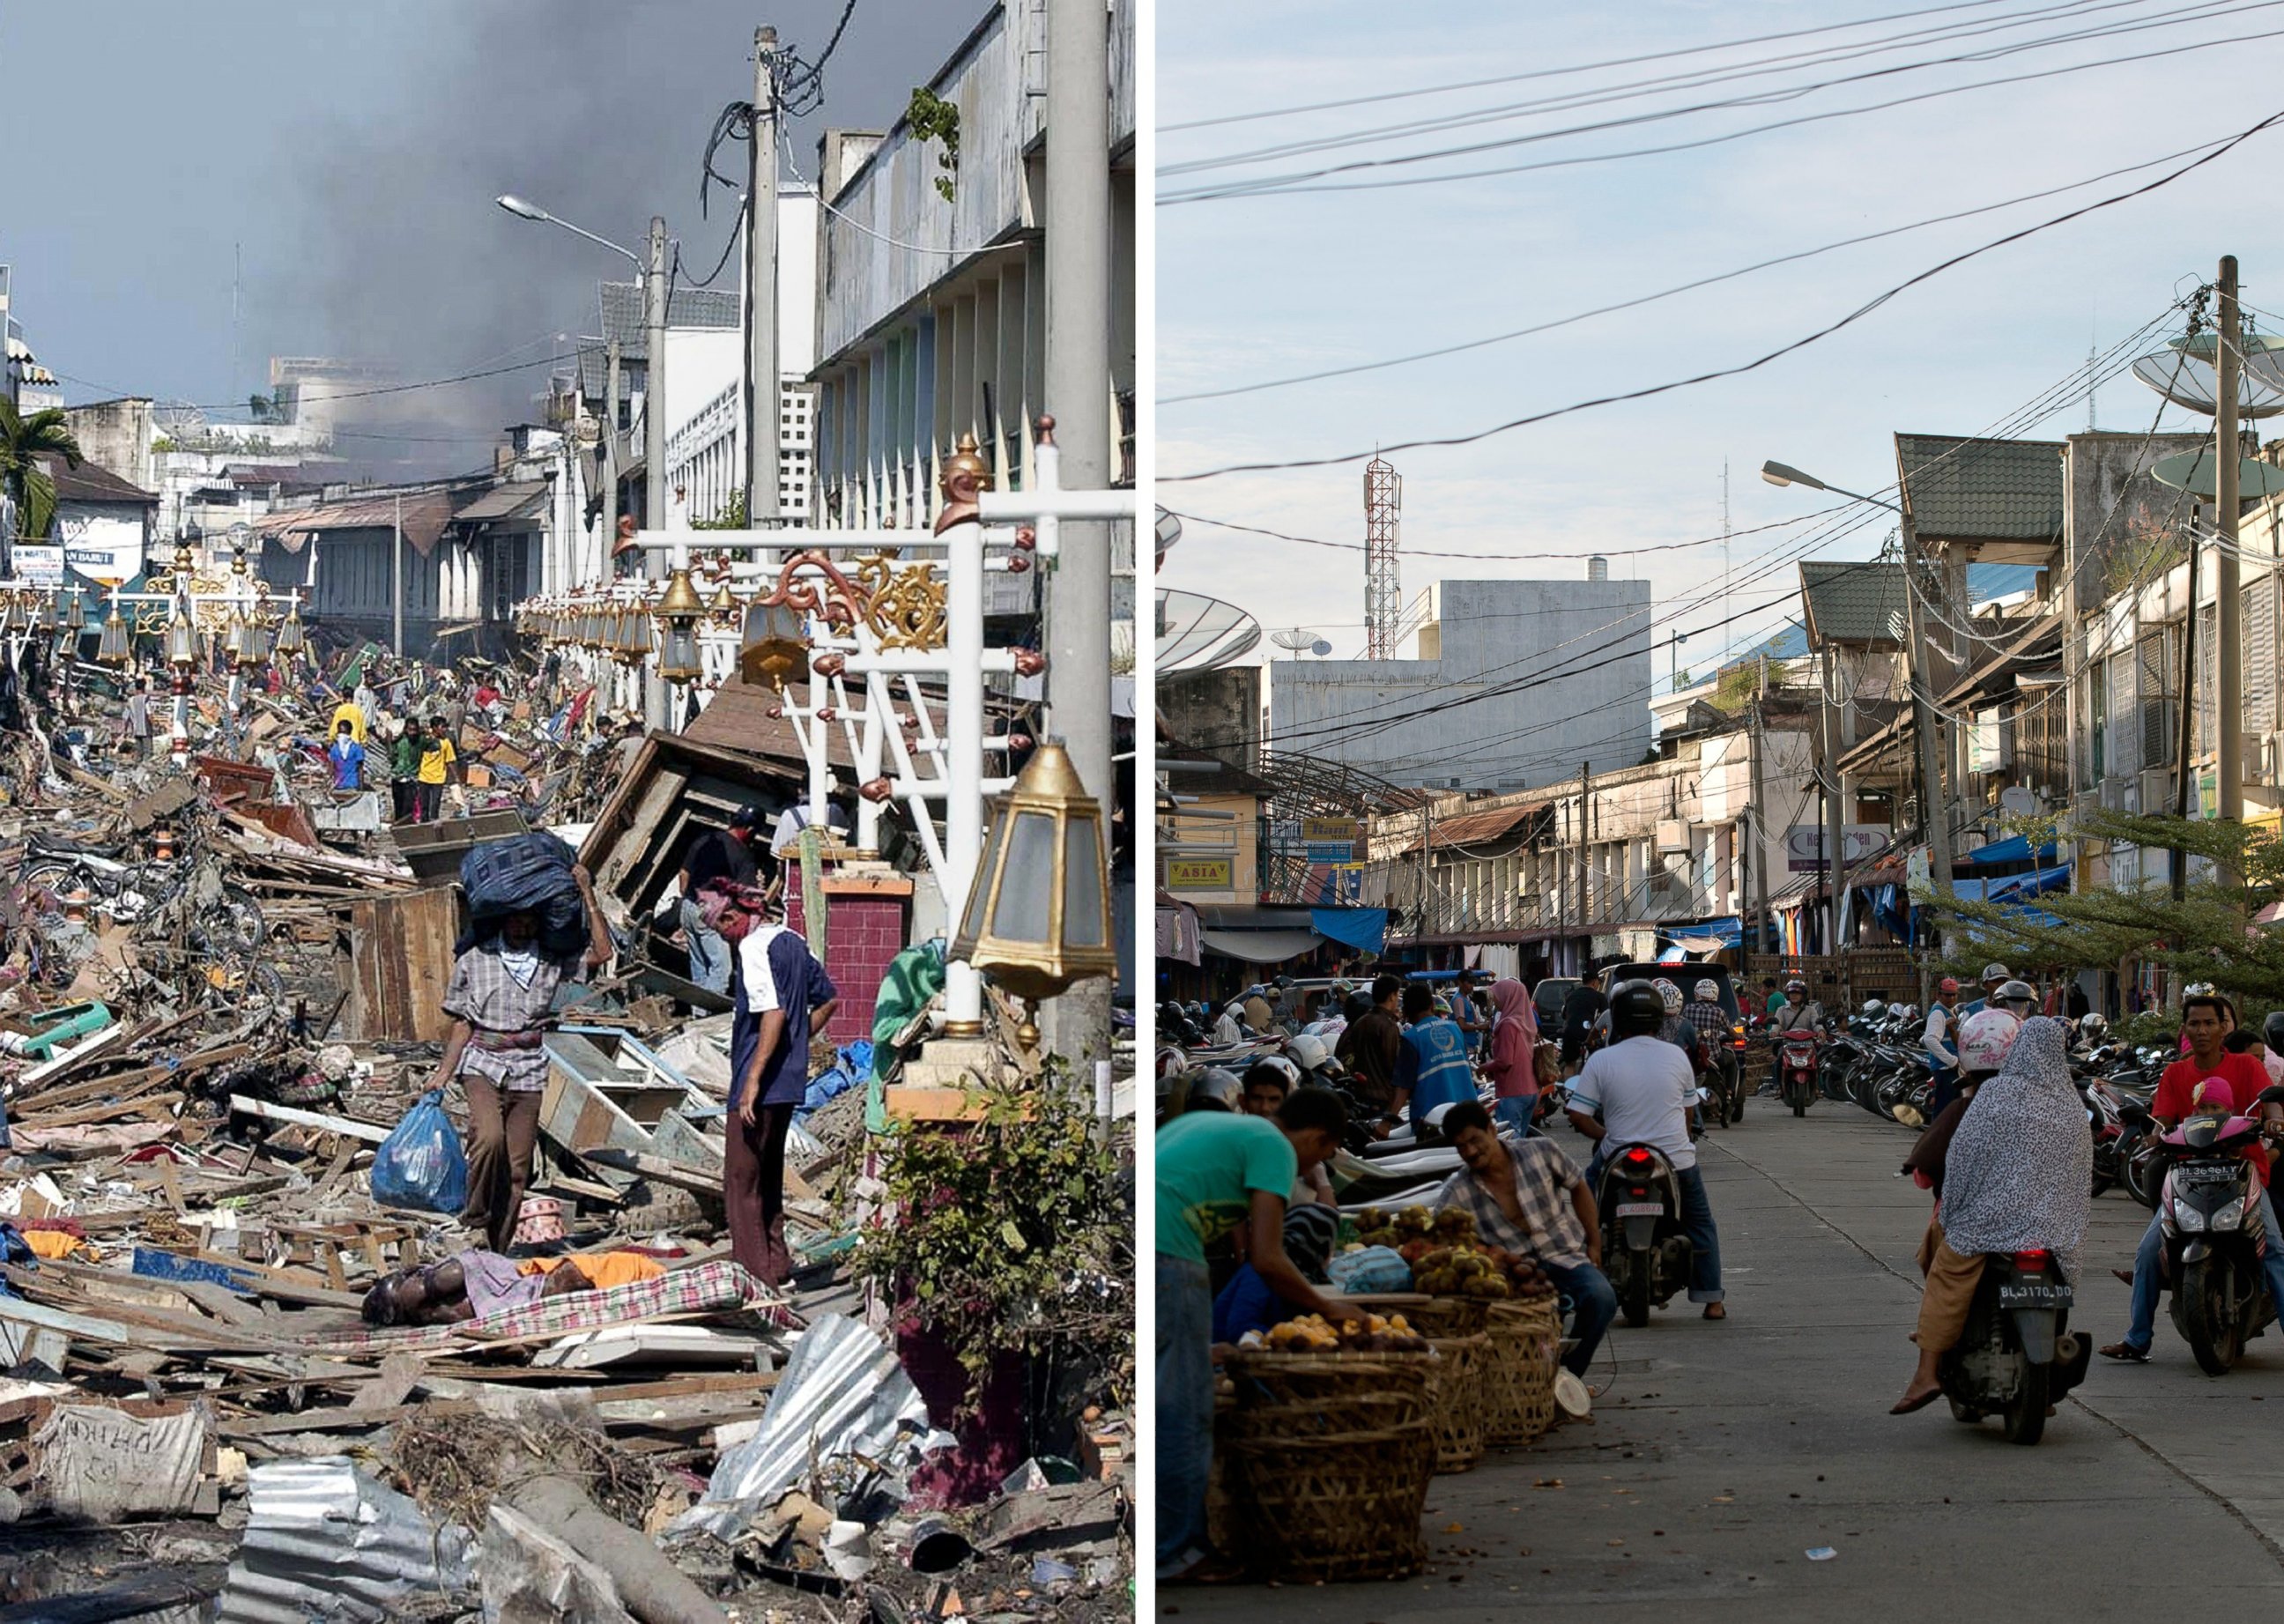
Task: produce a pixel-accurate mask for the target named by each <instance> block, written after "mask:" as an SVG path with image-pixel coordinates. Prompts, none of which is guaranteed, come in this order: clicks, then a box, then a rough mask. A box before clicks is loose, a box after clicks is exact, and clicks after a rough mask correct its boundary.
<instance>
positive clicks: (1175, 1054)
mask: <svg viewBox="0 0 2284 1624" xmlns="http://www.w3.org/2000/svg"><path fill="white" fill-rule="evenodd" d="M1189 1069H1190V1057H1189V1055H1188V1054H1187V1053H1186V1052H1185V1050H1183V1049H1182V1047H1181V1045H1180V1044H1178V1043H1161V1044H1160V1045H1159V1046H1158V1080H1159V1081H1161V1082H1162V1081H1165V1080H1166V1079H1167V1078H1169V1077H1178V1076H1180V1075H1181V1074H1183V1073H1184V1072H1185V1071H1188V1070H1189Z"/></svg>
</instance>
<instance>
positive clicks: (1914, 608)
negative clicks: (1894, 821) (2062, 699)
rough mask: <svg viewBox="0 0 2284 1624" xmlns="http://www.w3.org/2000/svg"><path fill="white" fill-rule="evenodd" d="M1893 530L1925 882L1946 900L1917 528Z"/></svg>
mask: <svg viewBox="0 0 2284 1624" xmlns="http://www.w3.org/2000/svg"><path fill="white" fill-rule="evenodd" d="M1900 517H1901V519H1902V523H1901V525H1900V526H1899V527H1898V530H1899V534H1900V535H1902V537H1903V544H1904V608H1905V613H1906V615H1907V617H1908V618H1909V620H1910V621H1911V645H1910V646H1909V647H1908V648H1906V649H1905V651H1904V659H1905V664H1906V665H1907V666H1908V667H1909V672H1908V675H1909V677H1910V680H1911V684H1912V731H1913V732H1914V733H1917V734H1918V735H1919V739H1920V822H1922V823H1923V824H1926V825H1927V836H1928V878H1931V879H1932V880H1933V881H1934V882H1935V894H1936V895H1937V896H1939V897H1945V898H1948V897H1950V896H1952V894H1953V892H1952V884H1951V806H1950V803H1949V802H1948V801H1946V800H1944V793H1943V752H1942V741H1941V740H1940V739H1939V738H1937V737H1936V714H1935V699H1934V697H1933V696H1932V695H1930V694H1929V693H1928V660H1927V646H1928V643H1927V617H1926V616H1925V614H1923V613H1921V610H1920V590H1921V588H1920V536H1919V527H1918V526H1916V525H1914V524H1913V523H1912V516H1911V514H1910V512H1909V511H1905V512H1904V513H1903V514H1902V515H1901V516H1900Z"/></svg>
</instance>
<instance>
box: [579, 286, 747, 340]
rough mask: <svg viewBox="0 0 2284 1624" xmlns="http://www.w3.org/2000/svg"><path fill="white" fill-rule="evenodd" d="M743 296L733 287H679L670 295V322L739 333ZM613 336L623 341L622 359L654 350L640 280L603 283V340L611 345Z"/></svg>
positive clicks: (668, 306)
mask: <svg viewBox="0 0 2284 1624" xmlns="http://www.w3.org/2000/svg"><path fill="white" fill-rule="evenodd" d="M742 298H743V296H742V295H741V294H740V293H739V292H738V290H737V289H736V288H733V287H677V288H675V289H673V290H672V291H670V292H669V293H668V294H667V299H666V324H667V325H668V326H669V327H703V328H708V329H711V330H713V331H715V332H736V331H737V330H738V328H739V326H740V325H741V324H742V322H743V314H742V311H741V309H740V304H741V301H742ZM613 339H616V340H618V341H619V355H620V356H621V357H622V358H625V357H629V356H641V355H648V354H649V353H650V352H649V350H648V349H647V348H646V347H645V345H644V342H643V339H644V334H643V298H642V285H641V284H640V283H638V282H606V283H604V284H603V342H604V343H606V344H608V343H609V342H610V341H611V340H613Z"/></svg>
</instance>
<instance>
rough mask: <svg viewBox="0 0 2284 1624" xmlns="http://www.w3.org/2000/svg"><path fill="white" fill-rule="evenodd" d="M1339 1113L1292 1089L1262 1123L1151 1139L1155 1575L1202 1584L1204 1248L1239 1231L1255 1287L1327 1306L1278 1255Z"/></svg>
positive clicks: (1209, 1462)
mask: <svg viewBox="0 0 2284 1624" xmlns="http://www.w3.org/2000/svg"><path fill="white" fill-rule="evenodd" d="M1347 1125H1348V1111H1347V1108H1346V1107H1345V1106H1344V1105H1341V1098H1340V1096H1338V1095H1336V1094H1334V1093H1333V1092H1332V1091H1331V1090H1330V1089H1296V1090H1295V1091H1294V1093H1293V1094H1292V1095H1291V1096H1290V1097H1287V1099H1286V1101H1285V1104H1284V1105H1282V1106H1281V1107H1279V1110H1278V1113H1277V1115H1276V1117H1275V1119H1274V1120H1271V1119H1269V1118H1265V1117H1253V1116H1232V1115H1229V1114H1227V1113H1223V1112H1217V1111H1214V1112H1192V1113H1185V1114H1183V1115H1181V1116H1178V1117H1177V1118H1175V1119H1174V1120H1172V1121H1171V1122H1169V1123H1168V1124H1167V1125H1166V1126H1165V1127H1164V1128H1161V1129H1160V1130H1159V1132H1158V1146H1157V1148H1158V1263H1157V1268H1158V1315H1157V1321H1158V1323H1157V1339H1158V1551H1157V1560H1158V1577H1159V1579H1160V1581H1180V1580H1185V1579H1186V1580H1194V1579H1199V1578H1202V1577H1205V1576H1207V1572H1208V1568H1209V1566H1210V1565H1211V1563H1212V1560H1213V1558H1212V1557H1211V1556H1210V1554H1209V1553H1208V1549H1207V1545H1206V1481H1207V1479H1208V1477H1209V1476H1210V1474H1211V1472H1212V1469H1213V1392H1214V1376H1213V1285H1212V1280H1211V1277H1210V1276H1209V1275H1208V1272H1207V1269H1206V1247H1207V1246H1208V1245H1211V1244H1212V1243H1213V1242H1215V1241H1216V1240H1219V1239H1220V1238H1222V1237H1223V1236H1224V1235H1227V1234H1229V1233H1230V1232H1231V1231H1232V1230H1236V1229H1238V1228H1240V1226H1242V1227H1243V1228H1244V1230H1245V1231H1246V1235H1247V1238H1248V1242H1249V1245H1248V1256H1249V1261H1251V1262H1252V1264H1253V1267H1254V1270H1255V1273H1257V1274H1259V1275H1260V1277H1261V1278H1262V1280H1263V1282H1264V1283H1265V1284H1267V1285H1268V1286H1269V1288H1270V1289H1271V1291H1273V1292H1276V1293H1277V1294H1278V1295H1279V1297H1281V1298H1283V1299H1284V1300H1286V1301H1287V1302H1289V1303H1292V1304H1293V1305H1295V1307H1296V1308H1300V1309H1301V1310H1302V1312H1304V1313H1317V1314H1322V1315H1324V1316H1326V1317H1327V1318H1336V1317H1338V1316H1339V1313H1340V1308H1339V1307H1338V1304H1337V1301H1336V1300H1334V1299H1333V1298H1329V1297H1327V1296H1326V1295H1325V1294H1324V1293H1323V1292H1319V1291H1318V1290H1317V1288H1316V1287H1315V1286H1313V1285H1311V1284H1309V1282H1308V1281H1307V1279H1305V1278H1304V1277H1302V1273H1301V1271H1300V1270H1299V1269H1295V1267H1294V1266H1293V1261H1292V1260H1291V1259H1290V1258H1288V1257H1287V1256H1286V1255H1285V1198H1286V1196H1287V1194H1288V1193H1289V1192H1290V1191H1291V1190H1292V1188H1293V1181H1294V1180H1295V1178H1297V1177H1299V1176H1300V1175H1302V1174H1305V1173H1307V1172H1308V1171H1309V1170H1310V1168H1312V1167H1316V1166H1317V1165H1318V1163H1320V1162H1325V1161H1329V1160H1331V1159H1332V1158H1333V1157H1334V1155H1335V1154H1336V1153H1338V1152H1339V1150H1340V1148H1341V1132H1342V1130H1343V1129H1345V1128H1346V1127H1347Z"/></svg>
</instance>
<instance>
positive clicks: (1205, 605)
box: [1158, 587, 1261, 673]
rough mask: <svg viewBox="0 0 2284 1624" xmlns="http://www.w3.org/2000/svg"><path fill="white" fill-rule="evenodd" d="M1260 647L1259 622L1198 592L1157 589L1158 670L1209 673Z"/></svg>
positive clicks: (1236, 608)
mask: <svg viewBox="0 0 2284 1624" xmlns="http://www.w3.org/2000/svg"><path fill="white" fill-rule="evenodd" d="M1260 646H1261V622H1260V621H1256V620H1255V619H1254V618H1253V617H1252V616H1251V615H1249V614H1248V613H1246V612H1245V611H1244V610H1242V609H1240V608H1239V607H1238V606H1237V605H1234V604H1225V603H1224V602H1222V600H1221V599H1219V598H1217V597H1206V596H1205V595H1204V594H1203V593H1201V592H1181V591H1176V590H1174V589H1172V588H1169V587H1161V588H1159V589H1158V669H1159V671H1160V672H1161V673H1171V672H1175V671H1212V670H1216V669H1217V668H1220V667H1223V666H1226V665H1232V664H1234V663H1235V662H1236V661H1238V660H1242V659H1244V658H1245V657H1246V656H1247V655H1248V654H1250V653H1252V652H1253V651H1254V650H1255V649H1256V648H1258V647H1260Z"/></svg>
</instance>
